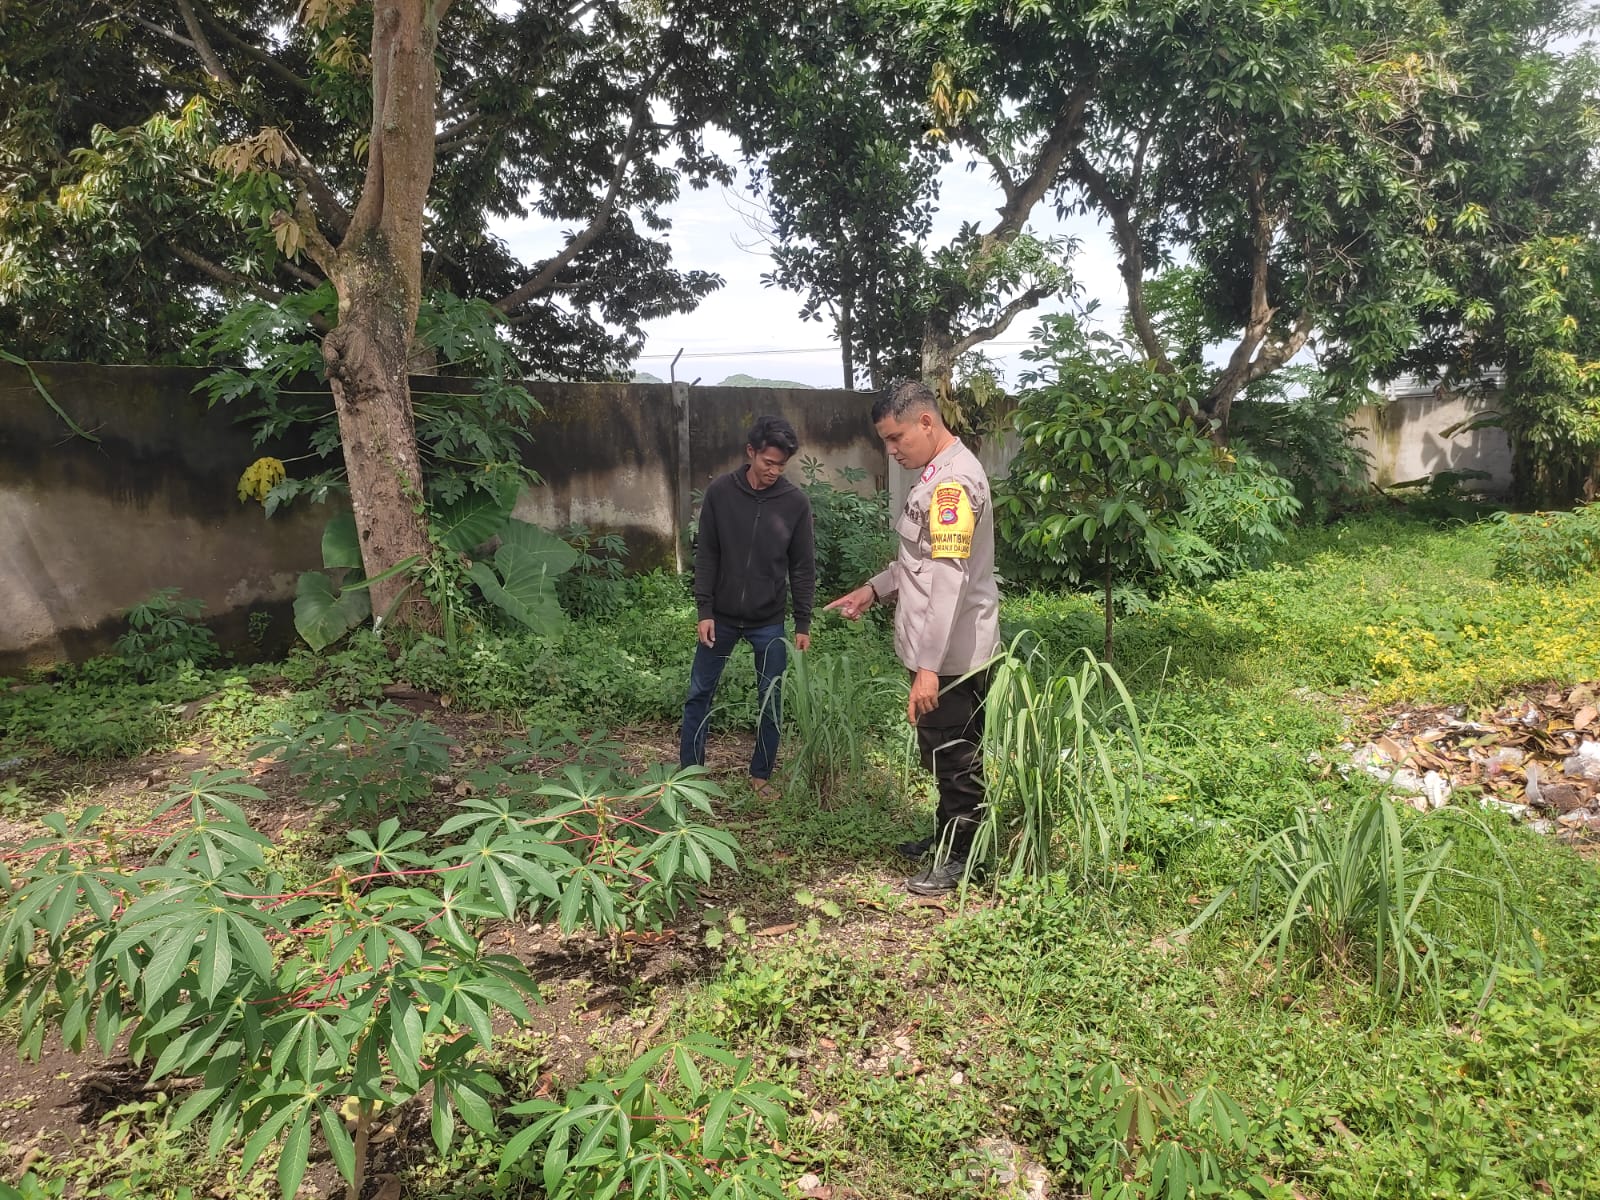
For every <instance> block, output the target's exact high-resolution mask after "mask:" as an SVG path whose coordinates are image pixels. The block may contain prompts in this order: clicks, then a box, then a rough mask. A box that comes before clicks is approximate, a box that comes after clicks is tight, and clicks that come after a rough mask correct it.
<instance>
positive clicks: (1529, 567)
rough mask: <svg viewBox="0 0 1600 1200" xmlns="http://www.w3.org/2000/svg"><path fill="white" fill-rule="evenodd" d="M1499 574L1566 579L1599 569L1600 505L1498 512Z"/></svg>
mask: <svg viewBox="0 0 1600 1200" xmlns="http://www.w3.org/2000/svg"><path fill="white" fill-rule="evenodd" d="M1493 521H1494V524H1493V529H1494V543H1495V554H1494V577H1495V578H1496V579H1507V580H1519V581H1523V582H1527V583H1567V582H1569V581H1571V580H1572V579H1573V578H1575V577H1576V576H1578V575H1580V574H1583V573H1585V572H1589V571H1594V570H1597V569H1600V503H1595V504H1585V505H1583V506H1582V507H1580V508H1575V509H1573V510H1572V511H1571V512H1535V513H1503V512H1502V513H1496V514H1495V515H1494V517H1493Z"/></svg>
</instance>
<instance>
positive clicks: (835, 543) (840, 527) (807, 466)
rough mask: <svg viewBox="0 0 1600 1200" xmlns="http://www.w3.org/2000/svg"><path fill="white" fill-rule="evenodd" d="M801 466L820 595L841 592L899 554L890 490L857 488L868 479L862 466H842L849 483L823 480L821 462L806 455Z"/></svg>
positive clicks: (841, 471) (841, 473) (843, 474)
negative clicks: (866, 491)
mask: <svg viewBox="0 0 1600 1200" xmlns="http://www.w3.org/2000/svg"><path fill="white" fill-rule="evenodd" d="M800 469H801V471H802V472H804V474H805V479H806V481H805V483H804V485H803V487H804V489H805V493H806V495H807V496H808V497H809V498H810V500H811V517H812V521H813V523H814V525H815V527H816V544H817V594H818V595H819V596H820V595H827V596H833V595H837V594H840V593H843V592H846V591H848V590H849V589H851V588H853V587H856V586H858V585H859V584H860V583H861V581H862V580H864V579H867V578H869V577H870V576H873V575H876V574H877V573H878V572H879V571H881V570H882V569H883V565H884V564H885V563H887V562H889V561H890V560H891V559H892V558H893V557H894V552H895V538H894V531H893V529H891V528H890V525H889V493H888V492H886V491H881V490H880V491H875V492H873V493H871V494H869V495H862V494H861V493H860V492H859V491H857V490H856V487H855V485H857V484H859V483H860V482H861V481H862V480H863V479H864V478H866V472H864V471H862V470H861V469H860V468H859V467H844V468H841V469H840V470H839V472H838V474H839V477H840V479H841V480H842V481H843V483H845V484H846V485H848V486H845V487H840V486H838V485H837V484H834V483H830V482H829V481H828V480H826V479H824V478H823V476H822V463H821V462H819V461H818V460H817V459H815V458H802V459H801V460H800Z"/></svg>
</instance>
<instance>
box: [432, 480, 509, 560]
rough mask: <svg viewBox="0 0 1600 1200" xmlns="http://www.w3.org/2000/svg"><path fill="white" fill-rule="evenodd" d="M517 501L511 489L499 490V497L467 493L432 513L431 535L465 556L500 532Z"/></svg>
mask: <svg viewBox="0 0 1600 1200" xmlns="http://www.w3.org/2000/svg"><path fill="white" fill-rule="evenodd" d="M516 500H517V493H516V491H515V490H514V489H512V488H502V489H501V491H500V493H499V494H498V495H494V494H491V493H489V492H478V491H475V492H468V493H467V494H466V495H465V496H463V497H461V499H459V500H456V501H453V502H452V503H450V504H446V505H443V506H442V507H440V508H439V509H438V510H437V511H436V512H435V513H434V519H433V533H434V536H435V537H436V538H438V539H439V541H440V543H441V544H443V545H444V546H446V547H447V548H449V549H451V550H454V551H456V552H457V553H459V554H465V553H467V552H468V551H469V550H471V549H472V548H473V547H475V546H481V545H483V543H484V542H487V541H488V540H489V539H490V538H492V537H493V536H494V535H495V534H497V533H499V532H500V527H501V526H502V525H504V524H505V523H506V518H507V517H509V516H510V515H511V506H512V505H513V504H515V503H516Z"/></svg>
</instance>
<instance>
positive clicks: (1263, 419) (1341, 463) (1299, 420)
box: [1228, 367, 1376, 520]
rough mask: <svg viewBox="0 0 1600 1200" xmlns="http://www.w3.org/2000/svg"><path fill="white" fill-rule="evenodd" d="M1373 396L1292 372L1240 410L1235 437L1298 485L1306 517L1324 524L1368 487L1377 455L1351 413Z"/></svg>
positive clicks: (1252, 394)
mask: <svg viewBox="0 0 1600 1200" xmlns="http://www.w3.org/2000/svg"><path fill="white" fill-rule="evenodd" d="M1374 399H1376V397H1375V395H1374V394H1373V393H1371V392H1369V391H1367V390H1365V389H1361V388H1354V387H1344V386H1342V385H1341V384H1339V383H1338V382H1337V381H1336V380H1334V379H1333V378H1332V377H1330V376H1329V375H1327V374H1326V373H1324V372H1320V371H1316V370H1313V369H1311V368H1309V367H1285V368H1284V369H1283V370H1281V371H1278V372H1276V373H1275V374H1273V375H1271V376H1269V377H1268V378H1267V379H1264V380H1262V381H1261V382H1260V383H1259V384H1257V385H1256V386H1255V387H1253V388H1252V389H1251V390H1250V391H1249V392H1248V393H1247V394H1246V395H1245V396H1244V397H1243V398H1241V399H1240V400H1239V401H1238V402H1237V403H1236V404H1235V405H1234V406H1233V413H1232V418H1231V420H1230V422H1229V425H1228V435H1229V438H1230V440H1231V442H1232V444H1233V445H1234V446H1236V447H1243V448H1246V449H1248V450H1249V451H1250V452H1251V453H1252V454H1254V455H1255V456H1256V457H1257V458H1259V459H1261V460H1262V461H1263V462H1266V463H1268V464H1270V465H1271V467H1272V468H1273V470H1275V471H1277V473H1278V474H1279V475H1280V476H1282V477H1283V478H1284V479H1286V480H1288V481H1289V482H1290V483H1291V484H1292V485H1293V487H1294V495H1295V499H1297V500H1298V501H1300V514H1301V517H1302V519H1305V520H1325V519H1327V518H1328V517H1330V516H1332V515H1333V514H1334V513H1335V512H1337V511H1339V510H1340V509H1342V508H1345V507H1348V506H1349V505H1350V504H1351V503H1352V502H1353V501H1354V500H1355V499H1356V498H1357V497H1358V496H1359V495H1360V494H1361V493H1363V492H1365V491H1366V490H1367V482H1366V471H1367V464H1368V463H1369V462H1370V461H1371V458H1372V455H1371V454H1370V453H1369V452H1368V451H1367V450H1366V449H1364V448H1363V447H1362V446H1361V445H1360V444H1359V443H1358V442H1357V441H1356V440H1355V432H1356V431H1355V427H1354V426H1353V425H1352V424H1351V423H1350V416H1351V414H1352V413H1353V412H1354V411H1355V409H1356V408H1357V407H1358V406H1359V405H1361V404H1365V403H1370V402H1371V401H1372V400H1374Z"/></svg>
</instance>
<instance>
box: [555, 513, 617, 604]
mask: <svg viewBox="0 0 1600 1200" xmlns="http://www.w3.org/2000/svg"><path fill="white" fill-rule="evenodd" d="M557 536H558V537H560V538H561V540H562V541H564V542H566V543H567V545H569V546H571V547H572V549H573V550H574V551H575V552H576V553H577V556H578V557H577V561H576V562H574V563H573V565H572V567H571V568H570V569H569V570H567V571H565V572H563V573H562V574H560V575H558V576H557V577H556V596H557V598H559V599H560V601H561V607H562V608H564V609H566V611H567V615H568V616H572V617H615V616H616V615H617V614H618V613H620V612H621V611H622V607H623V605H624V604H625V603H626V602H627V599H628V588H627V583H626V579H627V577H626V575H625V574H624V570H623V558H624V556H625V555H626V554H627V552H628V544H627V542H625V541H624V540H623V538H622V535H621V534H618V533H595V532H593V531H592V530H591V529H590V528H589V527H588V526H587V525H580V524H572V525H567V526H565V527H564V528H562V529H560V530H558V531H557Z"/></svg>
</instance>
